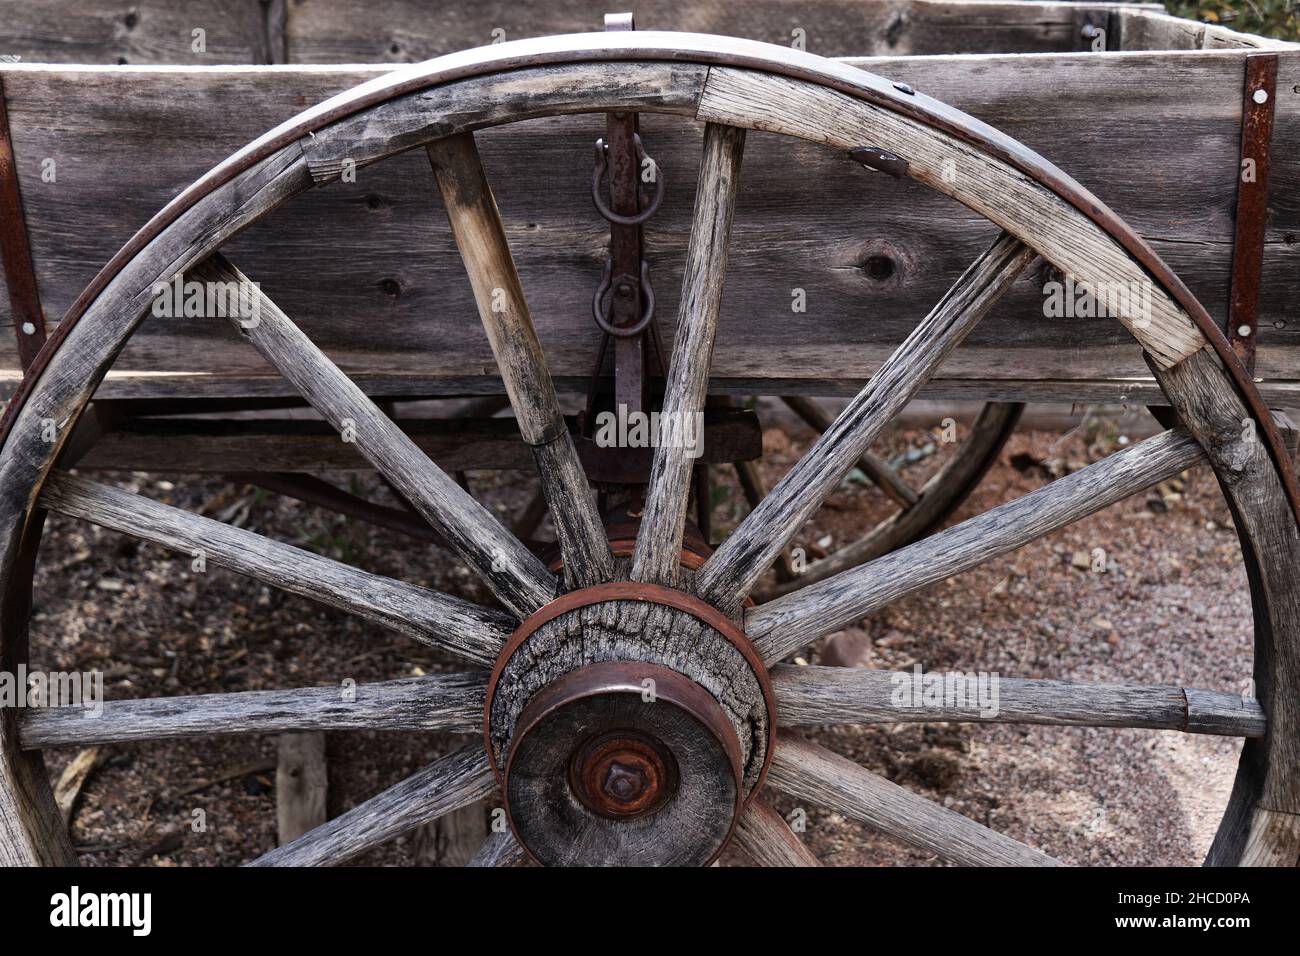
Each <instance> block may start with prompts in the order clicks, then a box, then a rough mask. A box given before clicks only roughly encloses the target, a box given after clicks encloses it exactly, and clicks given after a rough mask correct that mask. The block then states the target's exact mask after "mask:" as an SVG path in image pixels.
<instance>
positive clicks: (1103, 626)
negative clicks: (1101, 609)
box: [1091, 617, 1115, 631]
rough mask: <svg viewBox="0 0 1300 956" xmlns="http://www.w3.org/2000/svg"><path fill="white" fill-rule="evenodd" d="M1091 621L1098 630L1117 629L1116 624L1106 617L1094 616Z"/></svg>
mask: <svg viewBox="0 0 1300 956" xmlns="http://www.w3.org/2000/svg"><path fill="white" fill-rule="evenodd" d="M1091 623H1092V626H1093V627H1095V628H1096V629H1097V630H1099V631H1113V630H1115V625H1114V624H1112V623H1110V621H1108V620H1107V619H1106V618H1104V617H1094V618H1093V619H1092V622H1091Z"/></svg>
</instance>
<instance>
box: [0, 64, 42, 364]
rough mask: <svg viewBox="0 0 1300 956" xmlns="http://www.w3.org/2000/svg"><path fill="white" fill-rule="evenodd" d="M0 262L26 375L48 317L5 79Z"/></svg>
mask: <svg viewBox="0 0 1300 956" xmlns="http://www.w3.org/2000/svg"><path fill="white" fill-rule="evenodd" d="M0 259H3V260H4V281H5V287H8V290H9V311H10V313H12V315H13V328H14V334H16V336H17V337H18V360H19V362H21V363H22V371H25V372H26V371H27V368H29V365H31V363H32V360H34V359H35V358H36V352H39V351H40V346H43V345H44V343H45V313H44V311H43V310H42V308H40V293H39V290H38V289H36V269H35V267H34V265H32V263H31V243H30V242H29V241H27V219H26V217H25V216H23V213H22V194H21V193H19V191H18V165H17V163H14V159H13V138H12V137H10V135H9V109H8V107H6V105H5V92H4V77H0Z"/></svg>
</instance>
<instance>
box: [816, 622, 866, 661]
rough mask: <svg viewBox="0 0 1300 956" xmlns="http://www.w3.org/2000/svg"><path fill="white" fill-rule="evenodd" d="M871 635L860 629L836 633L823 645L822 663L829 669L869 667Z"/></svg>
mask: <svg viewBox="0 0 1300 956" xmlns="http://www.w3.org/2000/svg"><path fill="white" fill-rule="evenodd" d="M871 646H872V642H871V635H870V634H868V633H867V632H866V631H864V630H862V629H860V628H856V627H855V628H849V629H848V630H844V631H836V632H835V633H834V634H832V635H831V636H830V637H828V638H826V643H825V644H824V645H822V653H821V663H823V664H825V665H827V666H828V667H869V666H870V662H871V656H872V653H871Z"/></svg>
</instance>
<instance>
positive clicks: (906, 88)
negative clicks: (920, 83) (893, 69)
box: [894, 83, 916, 96]
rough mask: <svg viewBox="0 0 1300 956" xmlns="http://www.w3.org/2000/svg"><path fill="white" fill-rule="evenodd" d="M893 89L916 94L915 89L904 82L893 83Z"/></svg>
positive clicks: (909, 94)
mask: <svg viewBox="0 0 1300 956" xmlns="http://www.w3.org/2000/svg"><path fill="white" fill-rule="evenodd" d="M894 89H896V90H898V92H900V93H906V94H907V95H908V96H915V95H916V90H914V89H912V88H911V87H910V86H908V85H907V84H906V83H895V84H894Z"/></svg>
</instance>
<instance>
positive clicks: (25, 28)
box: [0, 0, 276, 65]
mask: <svg viewBox="0 0 1300 956" xmlns="http://www.w3.org/2000/svg"><path fill="white" fill-rule="evenodd" d="M267 6H268V4H266V3H259V2H258V0H210V2H206V0H205V2H193V3H169V2H166V0H143V2H137V3H131V4H122V3H114V2H112V0H89V2H85V3H78V2H75V0H54V2H52V3H41V4H32V5H23V4H17V3H15V4H7V5H6V6H5V15H4V19H3V21H0V50H3V51H4V52H5V53H6V54H8V55H10V56H16V57H20V58H21V59H22V60H23V61H26V62H32V63H100V64H126V63H131V64H146V63H168V64H179V63H187V64H194V65H200V64H204V65H216V64H219V63H274V62H276V60H274V59H272V58H271V56H270V53H269V50H268V49H267V45H266V30H267V24H266V19H265V12H264V11H265V8H266V7H267ZM195 31H201V32H198V33H196V32H195Z"/></svg>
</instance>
